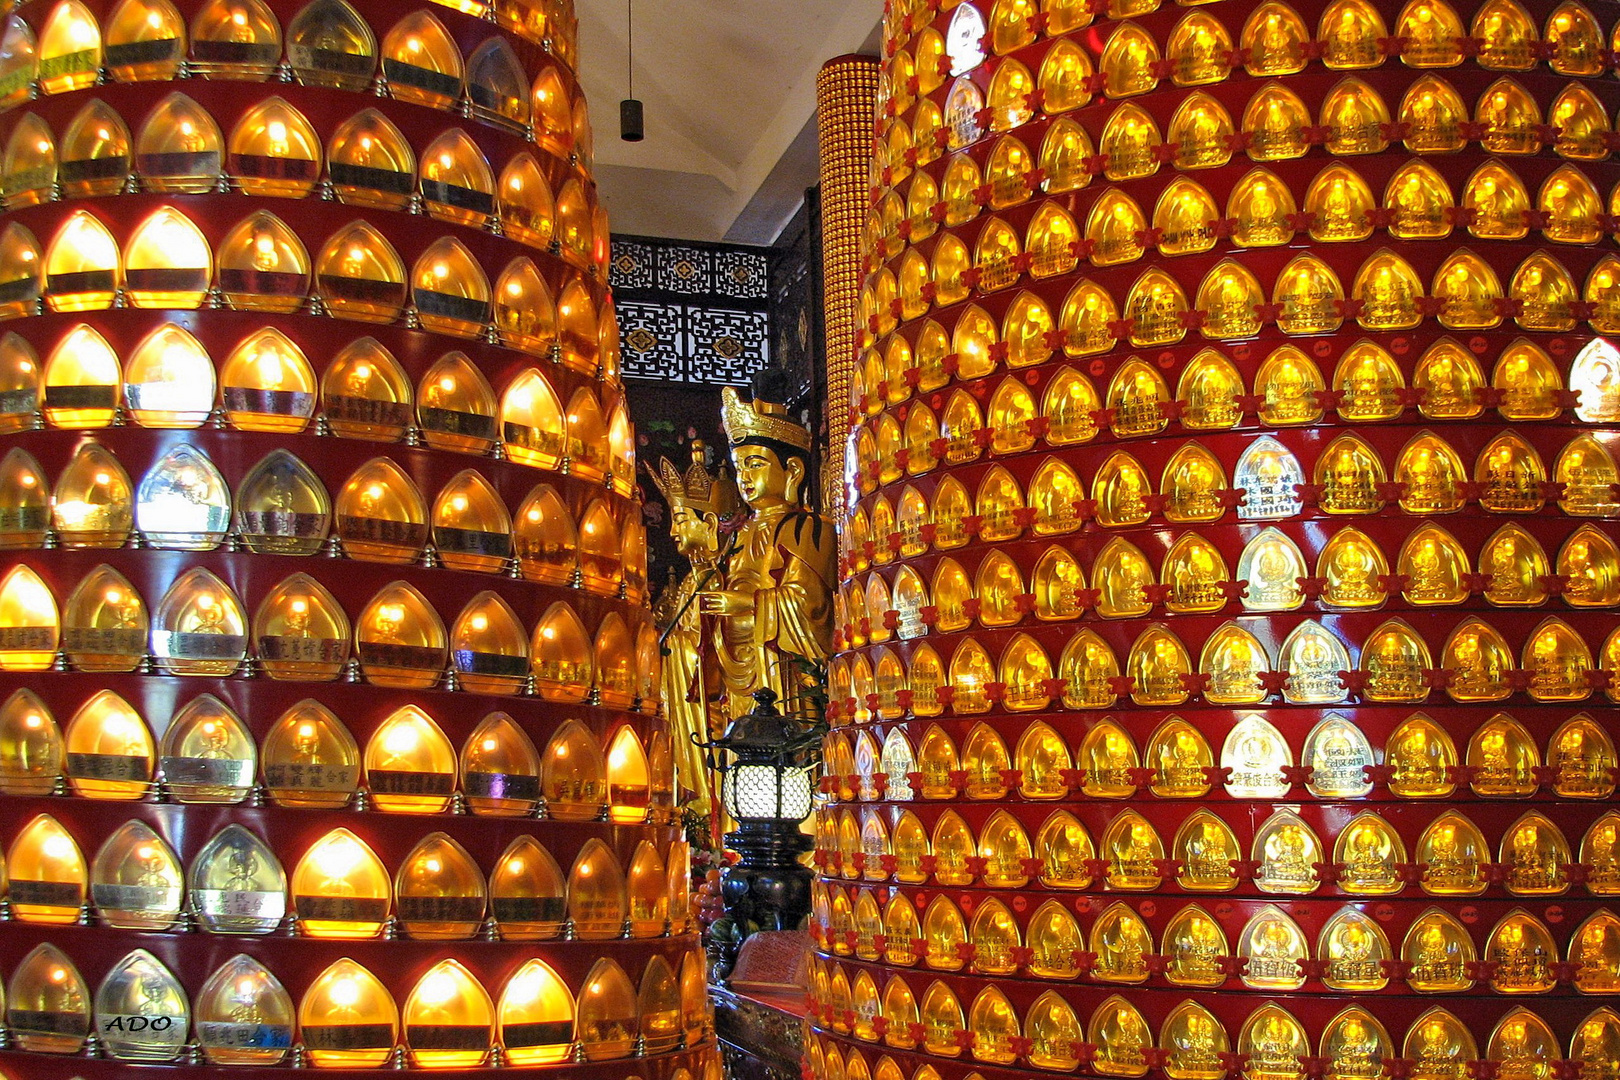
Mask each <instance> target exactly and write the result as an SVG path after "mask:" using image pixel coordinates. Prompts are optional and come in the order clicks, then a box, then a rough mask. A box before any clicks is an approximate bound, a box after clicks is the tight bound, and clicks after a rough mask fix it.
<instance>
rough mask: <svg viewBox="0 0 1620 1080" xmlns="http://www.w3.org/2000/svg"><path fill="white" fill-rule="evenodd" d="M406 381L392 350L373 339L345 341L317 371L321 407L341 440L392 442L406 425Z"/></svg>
mask: <svg viewBox="0 0 1620 1080" xmlns="http://www.w3.org/2000/svg"><path fill="white" fill-rule="evenodd" d="M411 406H412V401H411V384H410V380H409V378H408V377H407V376H406V374H405V371H404V369H402V368H401V367H400V366H399V361H397V360H395V359H394V357H393V354H392V353H390V352H389V351H388V350H387V349H385V348H383V346H382V345H381V344H379V343H378V342H377V341H376V339H374V338H370V337H365V338H360V339H358V340H356V341H353V342H350V343H349V344H348V345H347V346H346V347H345V348H344V349H343V351H342V352H340V353H338V355H337V356H335V357H333V359H332V362H331V363H330V364H328V365H327V368H326V372H325V374H323V375H322V376H321V411H322V415H324V416H325V417H326V420H327V423H328V424H330V425H331V428H332V432H333V434H335V435H338V436H339V437H341V438H346V439H368V440H371V441H374V442H395V441H398V440H399V439H400V438H401V437H403V436H404V434H405V429H406V428H408V427H409V426H410V422H411V412H412V408H411Z"/></svg>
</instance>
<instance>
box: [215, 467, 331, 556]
mask: <svg viewBox="0 0 1620 1080" xmlns="http://www.w3.org/2000/svg"><path fill="white" fill-rule="evenodd" d="M235 504H236V528H237V530H238V531H239V532H240V533H241V534H242V537H243V540H244V541H245V542H246V544H247V547H248V550H249V551H252V552H256V553H261V554H275V555H313V554H315V552H316V551H318V550H320V547H321V544H322V542H323V541H324V540H325V539H326V536H327V533H328V531H329V530H330V529H331V522H332V503H331V499H330V497H329V496H328V495H327V494H326V488H325V487H323V486H322V485H321V481H320V478H319V477H317V476H316V475H315V474H314V472H312V471H311V470H310V468H309V466H307V465H305V464H304V463H303V462H302V461H300V460H299V459H298V458H297V457H295V456H294V455H293V454H291V453H290V452H288V451H286V450H281V449H276V450H272V451H270V453H268V454H266V455H265V456H264V457H263V458H262V459H261V460H260V461H259V462H258V464H256V465H254V466H253V468H252V469H250V470H249V471H248V473H247V475H246V476H244V477H243V478H242V483H241V485H240V486H239V487H238V488H237V489H236V498H235Z"/></svg>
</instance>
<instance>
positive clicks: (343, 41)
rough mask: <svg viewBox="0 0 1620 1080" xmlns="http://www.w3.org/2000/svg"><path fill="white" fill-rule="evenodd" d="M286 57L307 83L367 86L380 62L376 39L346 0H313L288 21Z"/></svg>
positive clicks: (341, 87)
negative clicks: (378, 60) (378, 61)
mask: <svg viewBox="0 0 1620 1080" xmlns="http://www.w3.org/2000/svg"><path fill="white" fill-rule="evenodd" d="M287 60H288V62H289V63H290V64H291V65H292V69H293V77H294V78H295V79H297V80H298V81H299V82H300V83H303V84H304V85H306V86H329V87H334V88H336V89H339V90H355V91H360V90H365V89H366V88H367V87H368V86H369V85H370V84H371V75H372V72H373V71H374V70H375V69H376V66H377V39H376V37H374V36H373V35H372V33H371V28H370V27H369V26H367V25H366V21H365V20H364V19H362V18H361V17H360V13H359V12H357V11H355V10H354V8H352V7H350V6H349V5H348V4H346V3H344V0H313V2H312V3H309V4H306V5H305V6H304V8H303V9H302V10H301V11H299V12H298V14H297V15H295V16H293V20H292V22H290V23H288V24H287Z"/></svg>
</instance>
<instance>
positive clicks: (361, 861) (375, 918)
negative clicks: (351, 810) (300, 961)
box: [291, 828, 392, 938]
mask: <svg viewBox="0 0 1620 1080" xmlns="http://www.w3.org/2000/svg"><path fill="white" fill-rule="evenodd" d="M291 887H292V898H293V907H294V909H295V910H296V911H297V912H298V920H299V925H300V926H301V928H302V929H303V931H304V933H306V934H308V935H309V936H311V937H343V938H365V937H375V936H376V935H377V934H379V933H381V931H382V924H383V920H384V919H386V918H387V917H388V911H389V907H390V898H391V896H392V889H391V887H390V884H389V881H388V872H387V871H386V870H385V869H384V868H383V864H382V862H381V860H379V859H378V858H377V856H376V854H375V853H374V852H373V851H372V850H371V848H370V847H368V846H367V845H366V843H365V841H363V840H361V839H360V838H359V837H358V836H356V835H354V833H352V832H350V831H349V830H348V829H341V828H340V829H333V830H332V831H331V832H329V833H327V834H326V835H325V836H323V837H321V838H320V839H319V840H318V841H316V843H315V844H314V846H312V847H311V848H310V849H309V850H308V851H307V852H305V854H304V857H303V858H302V859H300V860H299V861H298V866H297V868H296V869H294V870H293V875H292V883H291Z"/></svg>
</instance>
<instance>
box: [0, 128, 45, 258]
mask: <svg viewBox="0 0 1620 1080" xmlns="http://www.w3.org/2000/svg"><path fill="white" fill-rule="evenodd" d="M56 178H57V155H56V137H55V136H54V135H53V134H52V133H51V126H50V125H49V124H47V123H46V122H45V121H44V120H41V119H40V118H39V117H38V116H36V115H35V114H34V113H28V114H26V115H24V116H23V118H22V119H21V120H19V121H17V126H16V127H14V128H12V129H11V137H10V138H9V139H8V140H7V141H6V151H5V156H4V158H3V159H0V192H3V193H4V195H5V205H6V207H7V208H8V209H19V208H21V207H24V206H34V205H37V204H39V203H42V202H46V201H48V200H49V199H50V197H51V186H52V185H53V184H54V183H55V182H56ZM19 228H20V226H19ZM24 232H26V230H24ZM28 235H32V234H31V233H29V234H28ZM35 246H36V247H37V246H38V245H37V244H36V245H35Z"/></svg>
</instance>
